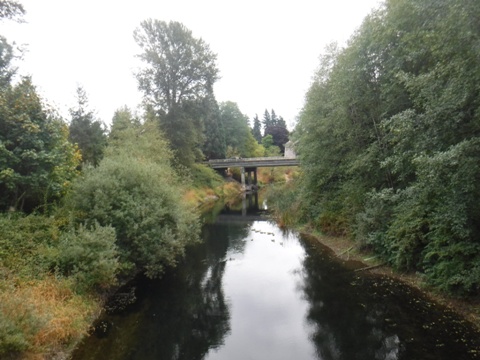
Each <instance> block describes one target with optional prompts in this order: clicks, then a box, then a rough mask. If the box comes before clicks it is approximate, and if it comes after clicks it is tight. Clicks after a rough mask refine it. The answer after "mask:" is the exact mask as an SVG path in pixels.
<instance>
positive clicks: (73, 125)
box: [69, 87, 107, 166]
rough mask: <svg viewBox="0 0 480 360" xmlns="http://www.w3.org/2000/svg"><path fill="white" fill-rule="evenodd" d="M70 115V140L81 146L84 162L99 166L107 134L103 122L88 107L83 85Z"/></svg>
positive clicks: (78, 90)
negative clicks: (96, 118)
mask: <svg viewBox="0 0 480 360" xmlns="http://www.w3.org/2000/svg"><path fill="white" fill-rule="evenodd" d="M70 116H71V120H70V126H69V139H70V141H71V142H72V143H74V144H77V146H78V147H79V149H80V152H81V153H82V161H83V162H84V163H89V164H92V165H93V166H97V165H98V163H99V162H100V160H101V159H102V157H103V151H104V149H105V146H106V145H107V135H106V130H105V128H104V126H103V124H102V123H101V122H100V121H99V120H95V116H94V114H93V111H91V110H89V109H88V99H87V94H86V93H85V90H84V89H83V88H82V87H78V88H77V107H76V108H72V109H70Z"/></svg>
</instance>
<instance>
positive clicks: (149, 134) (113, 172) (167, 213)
mask: <svg viewBox="0 0 480 360" xmlns="http://www.w3.org/2000/svg"><path fill="white" fill-rule="evenodd" d="M125 123H126V122H125ZM132 125H133V126H126V127H124V128H123V129H118V128H117V131H116V132H115V137H114V138H113V139H111V141H110V144H109V146H108V148H107V149H106V152H105V158H104V159H103V160H102V162H101V163H100V164H99V166H98V167H95V168H94V167H91V166H87V167H86V169H85V170H84V176H82V177H81V178H79V179H78V181H76V182H75V184H74V186H73V189H72V192H71V193H70V194H69V197H68V199H67V204H68V207H69V208H71V209H72V210H74V211H75V212H76V213H77V214H78V216H76V220H77V221H79V222H80V223H83V224H85V226H87V227H90V226H94V224H99V225H100V226H105V227H106V226H112V227H114V228H115V233H116V239H117V243H116V245H117V248H118V251H119V255H120V260H121V262H122V264H123V267H124V269H127V268H129V269H130V270H131V271H132V273H136V272H137V271H143V272H145V273H146V274H147V276H149V277H158V276H160V275H161V274H162V273H163V271H164V270H165V268H166V267H168V266H174V265H175V264H176V262H177V261H178V259H179V257H180V256H181V255H183V254H184V251H185V247H186V246H187V245H188V244H191V243H194V242H195V241H196V240H197V239H198V234H199V230H200V227H199V221H198V216H197V214H196V213H195V210H193V209H192V208H191V207H190V206H188V205H187V204H186V203H185V202H184V201H183V200H182V194H183V193H184V189H183V187H182V179H181V178H180V176H179V175H178V174H177V173H176V172H175V171H174V169H173V168H172V167H171V164H170V163H171V157H172V154H171V151H170V150H169V149H168V144H167V142H166V141H165V139H164V137H163V135H162V134H161V133H160V131H159V129H158V126H157V124H155V123H153V122H152V121H150V120H147V121H146V122H145V123H144V124H142V125H140V126H136V125H135V124H133V123H132ZM128 265H130V267H129V266H128Z"/></svg>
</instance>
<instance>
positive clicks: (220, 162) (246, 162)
mask: <svg viewBox="0 0 480 360" xmlns="http://www.w3.org/2000/svg"><path fill="white" fill-rule="evenodd" d="M299 163H300V162H299V161H298V159H296V158H285V157H264V158H235V159H212V160H209V161H207V162H206V164H207V165H209V166H210V167H212V168H213V169H226V168H229V167H245V168H256V167H276V166H298V165H299Z"/></svg>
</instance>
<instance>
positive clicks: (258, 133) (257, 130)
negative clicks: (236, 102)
mask: <svg viewBox="0 0 480 360" xmlns="http://www.w3.org/2000/svg"><path fill="white" fill-rule="evenodd" d="M252 135H253V137H254V138H255V140H257V142H258V143H259V144H261V143H262V124H261V123H260V119H259V118H258V115H257V114H255V117H254V118H253V127H252Z"/></svg>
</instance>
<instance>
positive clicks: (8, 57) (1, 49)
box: [0, 35, 15, 89]
mask: <svg viewBox="0 0 480 360" xmlns="http://www.w3.org/2000/svg"><path fill="white" fill-rule="evenodd" d="M13 58H14V54H13V47H12V45H10V44H9V43H8V42H7V39H5V38H4V37H3V36H1V35H0V89H4V88H6V87H7V86H8V85H10V82H11V81H12V77H13V75H14V74H15V68H13V67H12V66H11V62H12V59H13Z"/></svg>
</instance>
